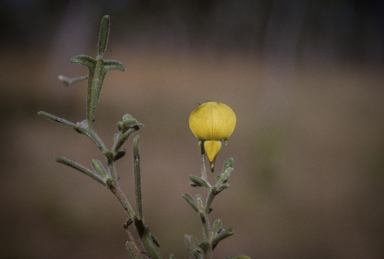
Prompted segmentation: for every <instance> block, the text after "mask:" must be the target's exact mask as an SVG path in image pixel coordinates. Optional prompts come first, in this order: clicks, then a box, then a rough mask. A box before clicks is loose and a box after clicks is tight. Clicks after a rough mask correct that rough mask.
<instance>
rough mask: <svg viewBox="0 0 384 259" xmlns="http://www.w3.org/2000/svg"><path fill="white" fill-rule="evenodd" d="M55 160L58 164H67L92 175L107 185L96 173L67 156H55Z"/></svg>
mask: <svg viewBox="0 0 384 259" xmlns="http://www.w3.org/2000/svg"><path fill="white" fill-rule="evenodd" d="M55 160H56V162H58V163H60V164H64V165H67V166H69V167H72V168H74V169H76V170H78V171H80V172H82V173H83V174H86V175H88V176H90V177H92V178H93V179H94V180H96V181H98V182H99V183H101V184H102V185H104V186H107V183H106V181H105V180H104V179H102V178H100V177H99V176H98V175H96V174H95V173H94V172H92V171H91V170H89V169H88V168H85V167H84V166H82V165H80V164H78V163H76V162H74V161H72V160H69V159H68V158H65V157H56V159H55Z"/></svg>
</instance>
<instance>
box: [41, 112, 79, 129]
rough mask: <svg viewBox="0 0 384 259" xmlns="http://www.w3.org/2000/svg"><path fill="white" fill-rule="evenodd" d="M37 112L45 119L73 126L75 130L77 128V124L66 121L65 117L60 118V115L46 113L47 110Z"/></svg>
mask: <svg viewBox="0 0 384 259" xmlns="http://www.w3.org/2000/svg"><path fill="white" fill-rule="evenodd" d="M37 114H38V115H39V116H41V117H43V118H46V119H48V120H50V121H54V122H58V123H61V124H63V125H65V126H68V127H71V128H73V129H75V130H77V129H78V128H79V126H78V125H76V124H75V123H73V122H70V121H67V120H65V119H62V118H60V117H57V116H55V115H52V114H50V113H47V112H43V111H40V112H38V113H37Z"/></svg>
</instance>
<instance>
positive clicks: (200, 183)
mask: <svg viewBox="0 0 384 259" xmlns="http://www.w3.org/2000/svg"><path fill="white" fill-rule="evenodd" d="M189 179H191V181H192V182H194V183H195V184H196V185H198V186H204V187H205V188H207V189H210V188H211V185H210V184H209V183H208V182H206V181H205V180H203V179H201V178H199V177H197V176H194V175H191V174H190V175H189Z"/></svg>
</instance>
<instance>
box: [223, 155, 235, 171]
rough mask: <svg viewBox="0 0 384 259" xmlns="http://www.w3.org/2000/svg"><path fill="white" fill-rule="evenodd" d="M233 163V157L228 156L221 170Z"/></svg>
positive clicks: (231, 165)
mask: <svg viewBox="0 0 384 259" xmlns="http://www.w3.org/2000/svg"><path fill="white" fill-rule="evenodd" d="M234 163H235V162H234V160H233V158H228V159H227V160H225V162H224V166H223V172H225V171H226V170H227V169H228V168H229V167H233V165H234Z"/></svg>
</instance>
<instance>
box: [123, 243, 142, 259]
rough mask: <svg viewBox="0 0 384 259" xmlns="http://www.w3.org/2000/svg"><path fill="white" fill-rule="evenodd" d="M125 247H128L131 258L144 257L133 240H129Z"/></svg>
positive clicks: (140, 258) (139, 258) (138, 258)
mask: <svg viewBox="0 0 384 259" xmlns="http://www.w3.org/2000/svg"><path fill="white" fill-rule="evenodd" d="M125 247H126V248H127V250H128V254H129V257H130V258H131V259H142V258H143V257H142V256H141V254H140V252H139V251H138V250H137V249H136V246H135V245H134V244H133V243H132V242H129V241H127V243H125Z"/></svg>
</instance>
